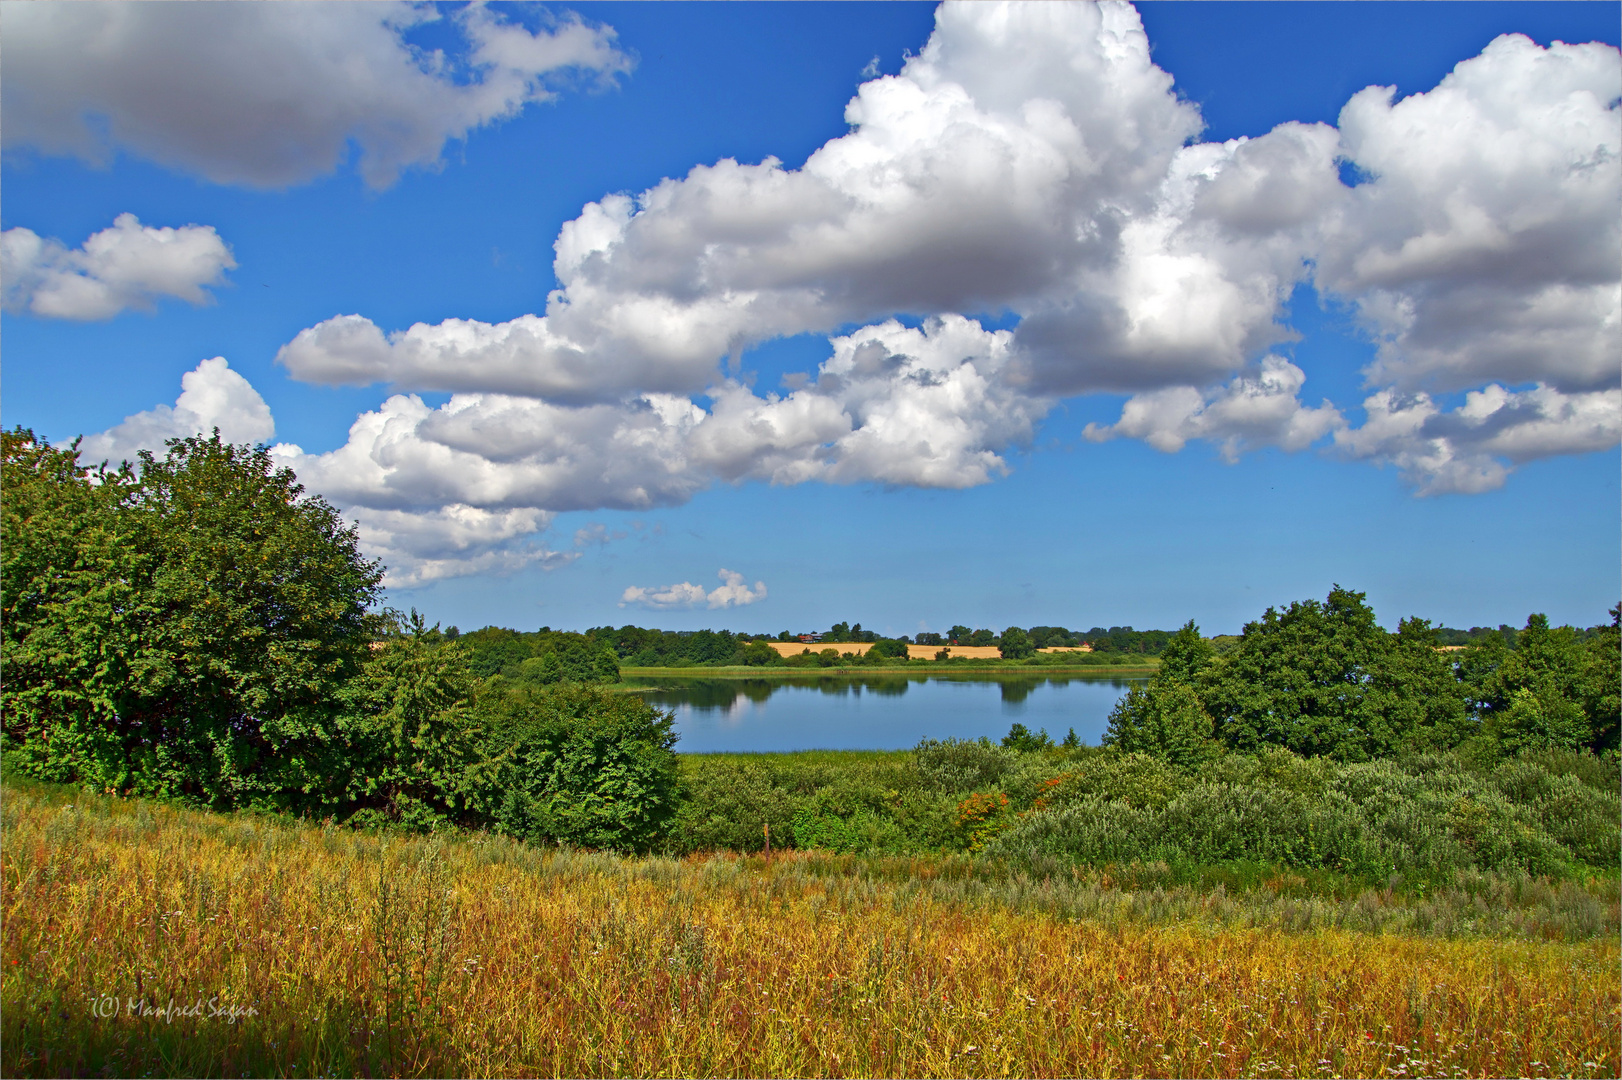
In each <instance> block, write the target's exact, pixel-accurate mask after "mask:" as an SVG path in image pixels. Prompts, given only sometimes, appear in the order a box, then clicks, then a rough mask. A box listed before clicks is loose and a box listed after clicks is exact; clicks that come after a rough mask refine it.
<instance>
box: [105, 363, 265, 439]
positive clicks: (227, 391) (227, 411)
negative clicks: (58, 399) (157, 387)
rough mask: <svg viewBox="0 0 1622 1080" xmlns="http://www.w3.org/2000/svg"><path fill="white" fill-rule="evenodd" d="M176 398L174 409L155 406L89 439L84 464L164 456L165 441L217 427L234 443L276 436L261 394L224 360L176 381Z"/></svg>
mask: <svg viewBox="0 0 1622 1080" xmlns="http://www.w3.org/2000/svg"><path fill="white" fill-rule="evenodd" d="M180 386H181V391H180V396H179V397H178V398H176V399H175V403H174V405H172V406H170V405H159V406H157V407H156V408H153V409H149V410H148V411H146V412H141V413H136V414H135V415H134V416H129V417H125V419H124V422H123V423H121V424H119V425H117V426H116V427H112V428H109V429H108V430H106V431H103V432H99V433H97V434H95V435H90V436H87V437H86V438H85V439H84V441H83V442H82V443H80V446H79V450H80V456H81V457H82V458H83V459H84V460H85V461H111V462H113V463H115V464H116V463H117V462H120V461H126V460H128V461H133V460H134V459H135V457H136V455H137V454H138V452H139V451H142V450H151V451H153V452H154V453H156V454H157V455H158V456H160V457H161V456H162V455H163V450H164V444H165V442H166V441H167V440H169V439H175V438H185V437H186V436H188V435H206V434H208V433H210V432H212V431H213V430H214V429H215V428H219V430H220V436H221V437H222V438H224V439H226V440H227V441H228V442H234V443H262V442H268V441H269V440H270V437H271V436H272V435H274V434H275V433H276V422H275V420H273V419H272V418H271V415H270V406H268V405H266V404H265V399H264V398H262V397H260V396H259V391H257V390H255V389H254V388H253V386H252V385H251V384H250V383H249V382H248V380H247V379H244V378H243V377H242V376H241V375H239V374H238V373H237V372H235V371H232V370H231V365H230V364H228V363H226V360H225V357H223V356H216V357H214V358H213V359H212V360H204V361H203V362H202V363H200V364H198V365H197V368H196V369H195V370H193V371H188V372H187V373H186V374H185V375H182V376H181V378H180Z"/></svg>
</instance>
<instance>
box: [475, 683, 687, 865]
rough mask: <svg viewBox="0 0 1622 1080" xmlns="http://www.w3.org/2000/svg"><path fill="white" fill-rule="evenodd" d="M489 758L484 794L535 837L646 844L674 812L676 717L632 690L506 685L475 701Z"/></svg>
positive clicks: (494, 817) (512, 828) (510, 826)
mask: <svg viewBox="0 0 1622 1080" xmlns="http://www.w3.org/2000/svg"><path fill="white" fill-rule="evenodd" d="M477 709H478V716H479V719H480V722H481V723H482V724H483V725H484V728H485V731H486V732H487V734H486V736H485V747H486V760H485V761H484V763H483V764H482V766H481V768H482V770H483V772H482V775H481V777H480V782H479V784H478V786H477V801H478V803H479V806H480V808H481V810H482V811H483V813H484V814H485V815H486V816H487V817H488V819H489V820H490V821H491V823H492V824H493V825H494V826H495V828H497V829H498V830H499V831H502V832H505V833H509V834H511V835H513V836H517V837H520V838H522V839H525V840H531V841H548V842H553V843H562V844H571V845H576V846H580V847H591V848H610V849H615V850H636V851H641V850H647V849H648V848H650V847H652V846H653V845H654V844H655V843H656V842H657V841H659V840H660V839H661V838H662V836H663V835H664V833H665V831H666V829H667V828H668V826H669V824H670V821H671V818H672V817H673V816H674V814H675V810H676V800H677V794H678V786H677V764H676V756H675V754H674V753H673V752H672V749H671V748H672V747H673V746H674V745H675V742H676V734H675V732H674V731H673V730H672V724H673V723H674V715H673V714H671V713H668V712H664V711H661V710H659V709H656V708H654V707H652V706H651V705H649V704H648V703H647V702H645V701H643V700H642V699H641V698H639V697H636V696H635V695H632V694H616V693H613V692H610V691H606V690H601V689H599V688H597V687H593V686H586V685H580V684H568V683H565V684H560V685H557V686H553V687H548V688H544V689H534V688H529V687H498V688H496V689H493V690H491V691H489V692H487V693H486V694H484V695H483V696H482V697H481V698H480V700H479V701H478V705H477Z"/></svg>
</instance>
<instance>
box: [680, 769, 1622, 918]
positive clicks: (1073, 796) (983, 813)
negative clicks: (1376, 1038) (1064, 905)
mask: <svg viewBox="0 0 1622 1080" xmlns="http://www.w3.org/2000/svg"><path fill="white" fill-rule="evenodd" d="M682 780H683V784H684V787H685V789H686V793H687V797H686V798H685V800H684V801H683V802H682V804H681V806H680V809H679V812H678V814H677V817H676V820H675V823H674V825H673V828H672V829H671V832H670V834H669V836H668V838H667V839H666V840H665V842H664V848H665V850H668V851H670V852H671V853H673V854H681V853H687V852H698V851H708V850H714V849H717V848H720V849H730V850H734V851H759V850H761V849H762V848H763V847H764V846H765V844H766V837H767V836H768V835H769V836H770V838H771V842H772V843H773V844H775V845H777V846H779V847H802V848H810V847H816V848H822V849H826V850H831V851H839V852H850V853H857V854H889V855H902V854H922V853H951V852H979V853H982V854H983V855H984V856H985V857H988V858H990V859H992V860H993V861H1005V862H1006V863H1008V864H1009V865H1012V866H1016V867H1022V868H1024V869H1026V870H1029V871H1031V872H1034V873H1067V872H1068V870H1069V868H1070V867H1072V866H1081V865H1085V866H1104V865H1108V864H1115V865H1119V866H1128V865H1131V864H1134V863H1137V864H1154V863H1158V864H1160V865H1162V866H1163V867H1165V868H1166V870H1165V872H1166V873H1167V874H1169V875H1170V878H1171V879H1174V880H1179V881H1185V882H1186V881H1200V880H1205V879H1206V877H1207V876H1208V874H1209V871H1210V868H1212V867H1217V866H1227V867H1229V871H1228V872H1237V873H1240V874H1242V875H1243V874H1261V875H1263V876H1265V875H1266V874H1270V873H1273V872H1275V870H1274V869H1271V868H1277V867H1288V868H1291V869H1293V870H1296V871H1300V872H1309V873H1318V872H1322V873H1324V874H1327V875H1328V877H1326V878H1325V879H1324V880H1325V881H1326V882H1332V881H1333V880H1336V879H1345V880H1348V881H1352V882H1358V883H1365V884H1366V883H1373V882H1387V881H1388V880H1390V879H1391V878H1392V875H1397V877H1396V879H1395V880H1396V881H1398V882H1406V883H1407V885H1408V886H1411V887H1434V886H1435V885H1437V884H1445V883H1451V882H1453V881H1455V880H1457V879H1458V877H1459V875H1461V874H1465V875H1468V874H1496V875H1503V874H1509V875H1517V874H1533V875H1544V876H1551V877H1557V878H1558V877H1575V878H1582V877H1585V876H1588V875H1593V874H1596V873H1605V872H1614V870H1615V867H1616V864H1617V860H1618V858H1619V856H1622V838H1619V833H1618V820H1619V818H1622V802H1619V800H1618V794H1617V773H1616V768H1615V765H1614V763H1613V762H1608V761H1605V760H1602V759H1600V758H1598V757H1596V756H1594V755H1592V754H1586V753H1577V752H1573V751H1569V750H1567V751H1553V750H1550V751H1543V752H1541V753H1530V752H1528V753H1525V754H1523V755H1520V756H1516V757H1513V758H1504V759H1482V758H1471V757H1469V756H1466V755H1462V754H1459V753H1457V752H1454V753H1449V754H1441V755H1437V754H1430V755H1416V756H1412V757H1409V758H1405V759H1397V760H1384V761H1378V762H1357V763H1339V762H1335V761H1333V760H1331V759H1328V758H1301V757H1298V756H1296V755H1294V754H1292V753H1290V752H1289V751H1287V750H1278V749H1274V750H1268V751H1264V752H1263V753H1261V754H1259V755H1254V756H1252V755H1245V754H1230V755H1226V756H1223V757H1221V758H1219V759H1217V760H1215V761H1210V762H1206V763H1205V764H1204V765H1202V766H1201V767H1200V768H1199V769H1197V770H1193V769H1187V768H1183V767H1179V766H1177V765H1174V764H1172V763H1170V762H1168V761H1166V760H1164V759H1160V758H1154V757H1151V756H1149V755H1147V754H1143V753H1139V752H1132V753H1122V752H1120V751H1114V750H1107V749H1099V748H1097V747H1081V748H1077V749H1071V750H1067V749H1064V748H1062V747H1056V748H1052V749H1043V750H1031V751H1025V752H1020V751H1017V750H1014V749H1012V748H1010V747H1006V746H996V745H992V744H990V743H987V742H958V741H945V742H929V741H926V742H925V743H923V744H922V745H920V746H919V747H918V748H917V749H915V750H913V751H911V752H895V753H888V754H881V753H856V752H843V753H841V752H826V751H823V752H809V753H800V754H712V755H691V756H688V757H684V758H683V762H682ZM1247 867H1248V868H1249V869H1246V868H1247Z"/></svg>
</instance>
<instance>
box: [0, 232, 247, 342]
mask: <svg viewBox="0 0 1622 1080" xmlns="http://www.w3.org/2000/svg"><path fill="white" fill-rule="evenodd" d="M236 265H237V263H236V259H234V258H232V256H231V249H230V247H229V246H227V245H226V243H225V241H224V240H221V239H220V235H219V233H217V232H215V231H214V228H213V226H209V225H183V226H181V227H180V228H178V229H173V228H161V229H159V228H153V227H152V226H150V225H142V224H141V222H140V220H139V219H138V218H137V217H136V216H135V215H134V214H119V215H118V217H116V218H114V219H113V224H112V227H111V228H107V229H103V230H101V231H100V232H98V233H95V234H93V235H92V236H91V237H90V238H89V239H88V240H86V241H85V242H84V244H83V245H82V246H80V247H77V248H74V249H73V250H71V251H70V250H69V249H68V248H67V247H66V246H64V245H63V244H62V243H61V242H60V241H57V240H49V239H45V238H43V237H41V236H39V235H38V234H37V233H35V232H34V231H33V230H31V229H23V228H17V229H7V230H6V231H5V233H3V234H0V278H3V279H4V282H5V285H4V292H3V293H0V296H3V297H4V300H3V302H4V305H5V310H7V311H10V312H17V313H22V312H27V313H28V314H30V315H37V316H40V317H41V318H46V319H73V320H77V321H81V322H84V321H94V320H99V319H110V318H112V317H113V316H115V315H117V314H118V313H119V312H122V311H126V310H129V309H131V308H134V309H136V310H140V311H150V310H152V308H153V307H155V306H156V304H157V302H158V300H159V299H160V298H162V297H166V296H173V297H177V298H179V299H181V300H185V301H186V302H187V303H190V304H198V305H202V304H206V303H208V302H209V301H210V300H211V299H212V298H211V297H210V295H209V293H208V292H207V291H206V290H207V288H208V287H209V286H217V285H221V284H224V283H225V272H226V271H227V270H234V269H236Z"/></svg>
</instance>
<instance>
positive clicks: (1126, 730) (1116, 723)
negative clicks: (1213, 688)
mask: <svg viewBox="0 0 1622 1080" xmlns="http://www.w3.org/2000/svg"><path fill="white" fill-rule="evenodd" d="M1211 729H1212V724H1211V716H1210V714H1209V713H1207V712H1206V711H1205V707H1204V706H1203V705H1202V704H1201V703H1200V698H1199V695H1198V694H1197V693H1196V692H1195V691H1194V688H1193V687H1191V686H1189V685H1188V684H1187V683H1184V682H1179V681H1177V680H1175V679H1161V678H1156V679H1155V680H1154V683H1153V684H1152V685H1151V686H1141V685H1140V686H1134V687H1132V688H1131V689H1129V690H1128V691H1127V692H1126V695H1125V696H1124V697H1122V698H1121V700H1120V701H1119V702H1117V703H1116V705H1115V708H1114V709H1113V710H1112V711H1111V712H1110V716H1109V729H1108V731H1106V732H1105V734H1104V740H1103V741H1104V745H1105V746H1113V747H1115V748H1116V749H1118V750H1121V751H1123V752H1126V753H1133V752H1137V753H1143V754H1148V755H1150V756H1151V757H1156V758H1160V759H1161V760H1163V761H1168V762H1170V763H1171V764H1173V765H1178V766H1182V767H1184V768H1188V767H1192V766H1195V765H1199V764H1201V763H1202V762H1204V761H1207V760H1209V759H1210V758H1212V757H1214V756H1216V755H1217V754H1219V753H1220V752H1221V744H1220V743H1218V742H1217V741H1216V740H1215V739H1214V738H1212V736H1211Z"/></svg>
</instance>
